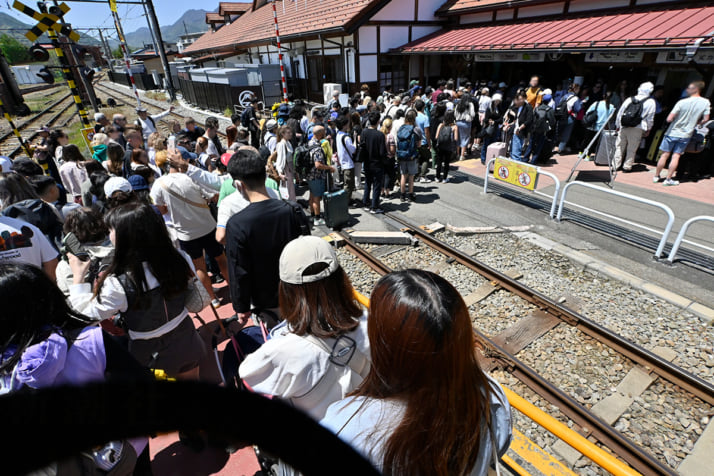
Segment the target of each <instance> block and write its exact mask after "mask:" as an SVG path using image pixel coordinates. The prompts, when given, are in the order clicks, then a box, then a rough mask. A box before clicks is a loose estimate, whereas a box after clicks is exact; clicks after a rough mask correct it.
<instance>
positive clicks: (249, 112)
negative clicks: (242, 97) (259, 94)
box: [240, 106, 253, 128]
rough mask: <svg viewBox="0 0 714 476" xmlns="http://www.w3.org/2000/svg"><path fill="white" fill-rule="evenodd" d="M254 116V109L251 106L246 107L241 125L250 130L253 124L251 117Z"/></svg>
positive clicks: (242, 114) (241, 116)
mask: <svg viewBox="0 0 714 476" xmlns="http://www.w3.org/2000/svg"><path fill="white" fill-rule="evenodd" d="M252 115H253V108H252V107H251V106H248V107H246V108H245V109H243V112H242V113H241V114H240V125H241V126H243V127H247V128H250V127H251V126H252V125H253V124H252V122H253V121H251V116H252Z"/></svg>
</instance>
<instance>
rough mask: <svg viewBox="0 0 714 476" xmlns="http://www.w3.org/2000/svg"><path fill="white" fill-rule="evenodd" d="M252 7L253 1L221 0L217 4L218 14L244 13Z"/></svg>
mask: <svg viewBox="0 0 714 476" xmlns="http://www.w3.org/2000/svg"><path fill="white" fill-rule="evenodd" d="M251 8H253V2H221V3H219V4H218V14H219V15H233V14H235V13H244V12H247V11H248V10H250V9H251Z"/></svg>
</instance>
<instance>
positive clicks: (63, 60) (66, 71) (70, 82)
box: [47, 30, 91, 127]
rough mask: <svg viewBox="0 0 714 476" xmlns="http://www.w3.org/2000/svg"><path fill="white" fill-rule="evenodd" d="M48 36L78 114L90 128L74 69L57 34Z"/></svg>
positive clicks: (50, 33)
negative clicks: (73, 73)
mask: <svg viewBox="0 0 714 476" xmlns="http://www.w3.org/2000/svg"><path fill="white" fill-rule="evenodd" d="M47 36H49V37H50V40H51V41H52V47H53V48H54V49H55V53H56V54H57V58H58V59H59V62H60V65H61V66H62V75H63V76H64V79H65V81H67V86H69V89H70V91H72V97H73V98H74V105H75V106H77V112H78V113H79V117H80V118H81V119H82V124H84V126H85V127H89V126H90V125H91V124H90V122H89V117H88V115H87V110H86V109H85V108H84V104H83V103H82V98H81V97H80V95H79V90H78V89H77V83H75V81H74V76H73V75H72V69H71V67H70V65H69V61H67V57H66V56H65V55H64V51H63V50H62V46H61V45H60V42H59V39H58V38H57V33H55V32H54V30H47Z"/></svg>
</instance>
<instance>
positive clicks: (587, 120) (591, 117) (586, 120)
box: [583, 101, 599, 129]
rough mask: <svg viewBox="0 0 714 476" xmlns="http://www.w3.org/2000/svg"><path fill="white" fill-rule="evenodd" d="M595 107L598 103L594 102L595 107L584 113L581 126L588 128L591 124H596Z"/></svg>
mask: <svg viewBox="0 0 714 476" xmlns="http://www.w3.org/2000/svg"><path fill="white" fill-rule="evenodd" d="M598 102H599V101H598ZM597 108H598V103H595V109H593V110H592V111H590V112H588V113H586V114H585V117H583V126H585V127H586V128H588V129H589V128H591V127H592V126H594V125H595V124H597Z"/></svg>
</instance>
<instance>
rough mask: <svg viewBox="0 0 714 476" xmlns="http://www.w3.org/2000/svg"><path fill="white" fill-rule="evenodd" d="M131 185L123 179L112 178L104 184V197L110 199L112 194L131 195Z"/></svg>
mask: <svg viewBox="0 0 714 476" xmlns="http://www.w3.org/2000/svg"><path fill="white" fill-rule="evenodd" d="M132 190H133V189H132V188H131V184H130V183H129V181H128V180H127V179H125V178H124V177H112V178H110V179H109V180H107V181H106V182H105V183H104V195H106V196H107V198H111V196H112V195H114V192H120V191H121V192H125V193H131V191H132Z"/></svg>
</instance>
